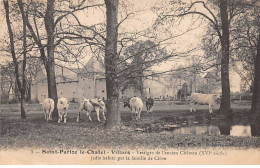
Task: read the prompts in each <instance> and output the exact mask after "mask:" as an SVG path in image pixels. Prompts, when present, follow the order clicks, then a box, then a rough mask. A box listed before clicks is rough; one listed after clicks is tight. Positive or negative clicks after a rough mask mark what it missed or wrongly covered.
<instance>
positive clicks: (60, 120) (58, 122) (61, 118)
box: [58, 112, 62, 123]
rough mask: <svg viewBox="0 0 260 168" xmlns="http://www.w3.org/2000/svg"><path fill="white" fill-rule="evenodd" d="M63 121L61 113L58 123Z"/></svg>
mask: <svg viewBox="0 0 260 168" xmlns="http://www.w3.org/2000/svg"><path fill="white" fill-rule="evenodd" d="M61 120H62V114H61V112H59V119H58V123H60V122H61Z"/></svg>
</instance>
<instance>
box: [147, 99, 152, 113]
mask: <svg viewBox="0 0 260 168" xmlns="http://www.w3.org/2000/svg"><path fill="white" fill-rule="evenodd" d="M145 104H146V109H147V113H149V112H152V107H153V98H152V97H149V98H146V101H145Z"/></svg>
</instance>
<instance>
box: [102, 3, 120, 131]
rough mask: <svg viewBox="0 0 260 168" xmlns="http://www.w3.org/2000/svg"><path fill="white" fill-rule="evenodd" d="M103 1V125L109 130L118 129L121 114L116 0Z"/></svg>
mask: <svg viewBox="0 0 260 168" xmlns="http://www.w3.org/2000/svg"><path fill="white" fill-rule="evenodd" d="M105 3H106V17H107V37H106V48H105V69H106V88H107V121H106V124H105V126H106V128H107V129H109V130H119V129H120V128H121V116H120V111H119V99H118V97H119V85H118V78H117V69H118V68H117V58H118V57H117V35H118V34H117V26H118V21H117V15H118V0H105Z"/></svg>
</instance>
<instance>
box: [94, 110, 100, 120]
mask: <svg viewBox="0 0 260 168" xmlns="http://www.w3.org/2000/svg"><path fill="white" fill-rule="evenodd" d="M95 111H96V113H97V120H98V121H99V122H100V118H99V107H97V106H95Z"/></svg>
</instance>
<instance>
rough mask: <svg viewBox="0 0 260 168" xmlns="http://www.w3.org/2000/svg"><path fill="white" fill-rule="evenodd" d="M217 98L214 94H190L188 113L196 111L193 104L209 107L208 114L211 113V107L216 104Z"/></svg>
mask: <svg viewBox="0 0 260 168" xmlns="http://www.w3.org/2000/svg"><path fill="white" fill-rule="evenodd" d="M217 100H218V96H217V95H214V94H202V93H192V94H191V96H190V112H192V111H194V112H196V110H195V109H194V107H193V106H194V103H202V104H208V105H209V112H210V113H212V112H213V106H214V105H215V104H216V103H217Z"/></svg>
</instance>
